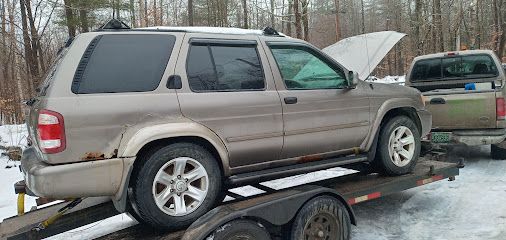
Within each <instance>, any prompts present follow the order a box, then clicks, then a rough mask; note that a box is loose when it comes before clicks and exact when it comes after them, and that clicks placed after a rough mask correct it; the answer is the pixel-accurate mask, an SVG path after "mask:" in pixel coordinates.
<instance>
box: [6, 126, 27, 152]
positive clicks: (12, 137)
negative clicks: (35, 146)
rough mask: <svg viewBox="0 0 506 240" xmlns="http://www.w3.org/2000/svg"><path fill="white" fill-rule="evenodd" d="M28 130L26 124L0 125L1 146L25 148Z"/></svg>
mask: <svg viewBox="0 0 506 240" xmlns="http://www.w3.org/2000/svg"><path fill="white" fill-rule="evenodd" d="M27 137H28V130H27V128H26V124H19V125H0V146H4V147H9V146H19V147H21V148H25V147H26V145H27V143H26V139H27Z"/></svg>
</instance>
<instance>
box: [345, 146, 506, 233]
mask: <svg viewBox="0 0 506 240" xmlns="http://www.w3.org/2000/svg"><path fill="white" fill-rule="evenodd" d="M489 156H490V152H489V147H474V148H472V149H471V155H470V156H469V158H467V159H466V167H465V168H463V169H461V170H460V175H459V176H457V178H456V180H455V181H454V182H448V181H439V182H436V183H432V184H429V185H426V186H422V187H418V188H414V189H410V190H407V191H403V192H400V193H396V194H393V195H390V196H385V197H382V198H379V199H376V200H372V201H369V202H364V203H359V204H356V205H354V206H353V210H354V211H355V214H356V216H357V222H358V226H356V227H353V231H352V239H377V240H390V239H406V240H429V239H448V240H451V239H470V240H502V239H505V236H506V204H505V203H504V201H505V199H506V174H505V173H506V161H498V160H492V159H490V157H489Z"/></svg>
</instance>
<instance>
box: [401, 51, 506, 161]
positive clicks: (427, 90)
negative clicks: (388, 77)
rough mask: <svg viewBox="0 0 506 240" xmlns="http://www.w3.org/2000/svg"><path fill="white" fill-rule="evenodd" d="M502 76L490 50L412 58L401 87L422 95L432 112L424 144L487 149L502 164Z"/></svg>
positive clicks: (505, 134)
mask: <svg viewBox="0 0 506 240" xmlns="http://www.w3.org/2000/svg"><path fill="white" fill-rule="evenodd" d="M505 82H506V77H505V72H504V71H503V69H502V66H501V62H500V61H499V59H498V57H497V56H496V55H495V54H494V52H493V51H490V50H469V51H458V52H446V53H436V54H430V55H424V56H419V57H416V58H415V59H414V60H413V63H412V64H411V67H410V69H409V71H408V73H407V75H406V85H407V86H410V87H414V88H416V89H418V90H420V91H421V92H422V93H423V96H424V98H425V103H426V108H427V109H428V110H429V111H430V112H431V113H432V132H431V134H429V136H427V138H428V140H430V141H431V142H432V143H437V144H466V145H469V146H476V145H486V144H491V145H492V147H491V154H492V157H493V158H495V159H506V142H505V139H506V103H505V96H506V88H505V87H504V86H505Z"/></svg>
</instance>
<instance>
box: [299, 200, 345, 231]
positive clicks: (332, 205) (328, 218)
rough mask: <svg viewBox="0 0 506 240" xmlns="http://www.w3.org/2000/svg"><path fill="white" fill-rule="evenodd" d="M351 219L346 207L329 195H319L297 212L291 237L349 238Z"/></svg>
mask: <svg viewBox="0 0 506 240" xmlns="http://www.w3.org/2000/svg"><path fill="white" fill-rule="evenodd" d="M350 232H351V220H350V215H349V213H348V210H347V209H346V207H345V206H344V205H343V203H341V201H339V200H337V199H336V198H334V197H331V196H319V197H315V198H313V199H311V200H310V201H308V202H307V203H306V204H304V206H302V208H301V209H300V211H299V212H298V213H297V216H296V217H295V220H294V222H293V225H292V232H291V238H290V239H293V240H305V239H308V237H309V239H313V238H314V239H336V240H348V239H350Z"/></svg>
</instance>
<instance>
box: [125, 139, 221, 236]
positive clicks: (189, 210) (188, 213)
mask: <svg viewBox="0 0 506 240" xmlns="http://www.w3.org/2000/svg"><path fill="white" fill-rule="evenodd" d="M139 160H141V161H143V164H142V165H141V166H140V168H139V169H137V171H138V173H136V174H135V178H134V179H133V181H134V182H133V185H132V188H133V189H132V190H133V194H132V196H133V199H132V201H133V204H135V206H136V208H137V212H136V213H138V216H139V217H140V218H141V219H142V222H144V223H147V224H148V225H151V226H152V227H154V228H157V229H160V230H165V231H168V230H177V229H181V228H183V227H186V226H188V225H190V224H191V223H192V222H194V221H195V220H196V219H197V218H199V217H200V216H202V215H204V214H205V213H207V212H208V211H209V210H211V209H212V208H213V207H215V205H216V201H217V200H218V197H219V195H220V192H221V186H222V175H221V170H220V168H219V166H218V163H217V161H216V159H215V158H214V157H213V155H212V154H211V153H210V152H209V151H207V150H206V149H205V148H204V147H202V146H200V145H197V144H193V143H187V142H179V143H174V144H170V145H167V146H165V147H162V148H159V149H157V150H156V151H154V152H153V153H152V154H149V155H147V156H145V157H143V159H139ZM176 169H178V170H176ZM194 170H197V171H194ZM192 174H193V175H192ZM155 179H156V180H155ZM162 183H163V184H162ZM197 190H199V191H197ZM195 193H197V194H195ZM162 194H166V195H163V196H166V197H163V198H161V197H162ZM190 194H191V195H190ZM197 198H200V199H199V200H197ZM177 200H179V201H178V202H177V204H176V201H177ZM183 205H184V207H183Z"/></svg>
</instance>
